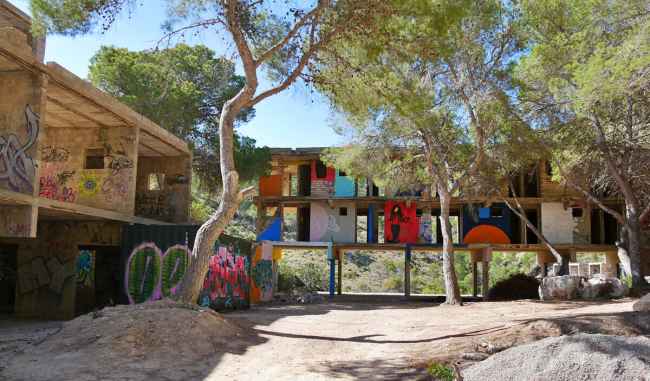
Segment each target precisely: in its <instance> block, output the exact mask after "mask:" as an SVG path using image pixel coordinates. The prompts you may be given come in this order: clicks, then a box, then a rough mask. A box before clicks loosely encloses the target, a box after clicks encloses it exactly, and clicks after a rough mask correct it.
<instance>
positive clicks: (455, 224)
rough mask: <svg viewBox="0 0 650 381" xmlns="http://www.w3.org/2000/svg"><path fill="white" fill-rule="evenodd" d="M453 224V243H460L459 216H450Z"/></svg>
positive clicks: (450, 221)
mask: <svg viewBox="0 0 650 381" xmlns="http://www.w3.org/2000/svg"><path fill="white" fill-rule="evenodd" d="M449 223H450V224H451V237H452V241H453V243H460V218H458V216H449Z"/></svg>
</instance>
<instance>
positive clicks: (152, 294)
mask: <svg viewBox="0 0 650 381" xmlns="http://www.w3.org/2000/svg"><path fill="white" fill-rule="evenodd" d="M161 258H162V255H161V254H160V250H159V249H158V247H156V245H154V244H148V243H145V244H142V245H140V246H138V247H137V248H135V250H133V253H132V254H131V257H130V258H129V263H128V277H127V281H128V283H127V290H128V294H129V299H130V301H131V303H142V302H145V301H147V300H155V299H158V298H159V295H157V294H158V292H157V291H158V287H159V282H160V267H161Z"/></svg>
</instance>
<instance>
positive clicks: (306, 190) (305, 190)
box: [298, 164, 311, 197]
mask: <svg viewBox="0 0 650 381" xmlns="http://www.w3.org/2000/svg"><path fill="white" fill-rule="evenodd" d="M309 195H311V167H310V166H309V165H308V164H303V165H300V166H298V196H303V197H306V196H309Z"/></svg>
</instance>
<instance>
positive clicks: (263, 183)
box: [260, 175, 282, 197]
mask: <svg viewBox="0 0 650 381" xmlns="http://www.w3.org/2000/svg"><path fill="white" fill-rule="evenodd" d="M260 196H271V197H273V196H275V197H282V176H281V175H271V176H262V177H260Z"/></svg>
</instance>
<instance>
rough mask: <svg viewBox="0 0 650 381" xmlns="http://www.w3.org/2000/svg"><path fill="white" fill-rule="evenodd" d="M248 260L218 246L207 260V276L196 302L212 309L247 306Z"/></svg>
mask: <svg viewBox="0 0 650 381" xmlns="http://www.w3.org/2000/svg"><path fill="white" fill-rule="evenodd" d="M248 268H249V260H248V257H247V256H244V255H241V253H240V252H239V250H238V249H236V248H235V247H234V246H233V245H227V246H218V247H217V250H216V254H215V255H213V256H212V257H210V261H209V267H208V274H207V276H206V278H205V281H204V282H203V290H202V291H201V295H200V296H199V301H200V303H201V305H203V306H206V307H207V306H209V307H212V308H214V309H224V308H226V309H233V308H246V307H248V295H249V292H250V279H249V276H248Z"/></svg>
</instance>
